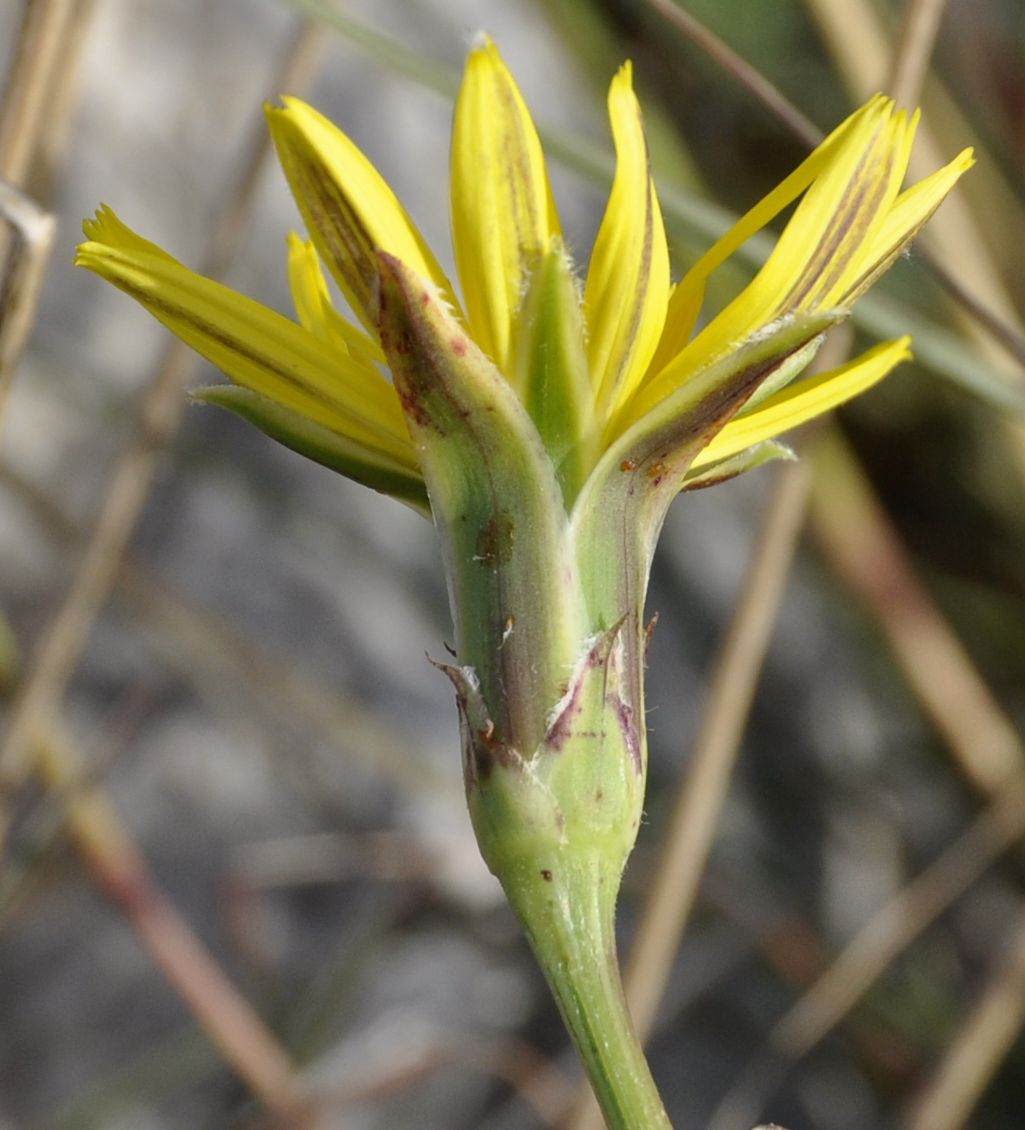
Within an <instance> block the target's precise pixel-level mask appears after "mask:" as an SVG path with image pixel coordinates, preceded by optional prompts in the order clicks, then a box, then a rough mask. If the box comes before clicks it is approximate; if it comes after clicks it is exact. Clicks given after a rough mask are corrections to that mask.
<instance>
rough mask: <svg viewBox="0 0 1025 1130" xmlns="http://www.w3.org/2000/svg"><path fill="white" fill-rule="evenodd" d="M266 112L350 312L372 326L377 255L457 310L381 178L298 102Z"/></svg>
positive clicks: (325, 122) (319, 247)
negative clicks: (427, 283) (425, 282)
mask: <svg viewBox="0 0 1025 1130" xmlns="http://www.w3.org/2000/svg"><path fill="white" fill-rule="evenodd" d="M282 101H283V102H284V109H276V108H273V107H268V108H267V121H268V124H269V126H270V132H271V137H272V138H273V140H274V145H275V146H276V148H277V151H278V158H279V159H280V161H281V165H282V168H283V169H284V170H285V176H286V177H287V178H288V183H289V185H290V186H291V189H292V194H293V196H294V197H295V200H296V203H297V204H298V206H299V211H300V212H301V213H302V217H303V220H304V221H305V223H306V227H307V228H308V229H309V233H310V235H311V236H312V238H313V242H314V244H315V245H316V248H317V251H318V252H319V253H320V256H321V258H322V259H323V260H324V262H325V263H326V264H327V267H328V269H329V270H330V272H331V274H332V275H333V276H334V279H335V281H336V282H337V283H338V286H339V287H340V288H341V291H342V293H343V294H344V295H345V297H346V299H347V300H348V302H349V304H350V306H352V309H353V311H354V312H355V313H356V315H357V317H358V318H359V319H360V321H362V322H363V324H364V325H365V326H367V328H368V329H372V327H373V317H372V312H371V303H372V300H373V292H374V287H375V284H376V279H377V274H376V272H377V260H376V258H375V253H376V252H377V251H378V250H384V251H387V252H388V253H389V254H391V255H394V256H396V258H398V259H401V260H402V262H403V263H406V264H407V265H408V266H409V267H410V268H411V269H412V270H414V271H416V272H417V274H419V275H422V276H423V277H424V278H426V279H430V280H431V281H432V282H433V283H434V284H435V286H437V287H438V288H439V290H441V292H442V293H443V294H444V295H445V297H446V299H447V301H449V302H451V303H452V304H453V305H456V302H455V296H454V295H453V293H452V288H451V286H450V285H449V282H448V280H447V279H446V278H445V275H444V272H443V271H442V270H441V268H440V267H439V266H438V263H437V260H436V259H435V258H434V256H433V254H432V253H431V250H430V248H429V247H428V246H427V244H426V243H425V242H424V239H423V237H422V236H421V235H420V233H419V232H418V231H417V229H416V227H415V225H414V224H413V221H412V220H411V219H410V218H409V216H408V215H407V213H406V211H405V209H404V208H403V207H402V205H401V204H400V203H399V201H398V199H397V198H396V196H395V194H394V193H393V192H392V190H391V189H390V188H389V187H388V185H387V184H386V183H385V181H384V178H383V177H382V176H381V175H380V173H378V171H377V170H376V169H375V168H374V166H373V165H372V164H371V163H370V161H368V160H367V158H366V157H365V156H364V155H363V153H361V152H360V150H359V149H358V148H357V147H356V146H355V145H354V144H353V143H352V142H351V141H350V140H349V139H348V138H347V137H346V136H345V134H344V133H342V132H341V130H339V129H338V128H337V127H336V126H334V125H332V123H331V122H329V121H328V120H327V118H325V117H324V116H323V115H322V114H318V113H317V111H316V110H314V109H313V108H312V107H311V106H307V105H306V103H305V102H301V101H300V100H299V99H297V98H285V99H283V100H282Z"/></svg>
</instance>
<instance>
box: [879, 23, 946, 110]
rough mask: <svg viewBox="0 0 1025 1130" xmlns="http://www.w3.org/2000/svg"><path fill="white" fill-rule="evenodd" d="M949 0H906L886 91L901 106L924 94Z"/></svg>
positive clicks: (914, 101) (909, 104)
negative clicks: (927, 75) (927, 74)
mask: <svg viewBox="0 0 1025 1130" xmlns="http://www.w3.org/2000/svg"><path fill="white" fill-rule="evenodd" d="M946 6H947V0H906V3H905V4H904V11H903V16H902V19H901V25H900V31H899V32H898V33H897V43H896V46H895V47H894V50H893V59H892V61H891V64H890V77H889V81H888V82H887V84H886V89H887V90H888V91H889V92H890V96H891V97H892V98H893V99H894V100H895V101H896V102H897V104H898V105H900V106H913V105H914V104H915V103H916V102H917V101H918V99H919V97H920V95H921V90H922V86H923V85H924V83H925V76H926V73H927V72H928V69H929V61H930V59H931V58H932V52H933V47H934V46H935V44H936V36H937V34H938V32H939V30H940V20H941V19H942V17H943V10H944V9H945V8H946Z"/></svg>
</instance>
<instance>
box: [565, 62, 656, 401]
mask: <svg viewBox="0 0 1025 1130" xmlns="http://www.w3.org/2000/svg"><path fill="white" fill-rule="evenodd" d="M609 119H610V121H611V123H612V136H613V139H614V140H615V145H616V175H615V179H614V180H613V182H612V192H611V194H610V196H609V202H608V206H607V208H606V210H605V216H604V218H603V219H602V222H601V227H600V228H599V229H598V236H597V239H596V241H595V245H594V251H593V252H592V255H591V266H590V269H589V270H588V272H587V285H586V288H585V290H584V317H585V319H586V322H587V329H588V341H587V358H588V363H589V364H590V368H591V377H592V380H593V381H594V386H595V392H596V395H597V402H598V413H599V416H603V415H607V414H610V413H612V412H613V411H614V410H615V408H616V406H617V405H619V404H620V403H622V401H623V400H624V399H626V398H627V397H628V396H629V395H630V394H631V392H632V391H633V389H634V388H635V386H636V385H637V382H638V381H639V380H640V379H641V377H642V376H643V375H644V372H645V370H646V369H647V367H648V363H649V361H650V360H651V357H652V354H653V353H654V352H655V348H656V346H657V345H658V342H659V338H660V336H661V334H662V326H663V323H664V321H665V317H666V302H667V300H668V297H669V250H668V248H667V246H666V233H665V227H664V225H663V222H662V212H661V209H660V208H659V204H658V198H657V196H656V195H655V186H654V185H653V184H652V181H651V166H650V161H649V158H648V144H647V140H646V138H645V136H644V123H643V121H642V119H641V108H640V105H639V104H638V102H637V98H636V96H635V94H634V92H633V85H632V68H631V66H630V64H629V63H626V64H624V65H623V67H621V68H620V71H619V73H618V74H617V75H616V77H615V78H614V79H613V81H612V86H611V87H610V89H609Z"/></svg>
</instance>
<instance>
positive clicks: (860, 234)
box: [630, 98, 971, 416]
mask: <svg viewBox="0 0 1025 1130" xmlns="http://www.w3.org/2000/svg"><path fill="white" fill-rule="evenodd" d="M916 121H917V115H916V116H915V117H913V118H912V119H911V120H910V121H909V120H908V119H907V118H906V116H905V115H904V114H903V113H895V112H894V106H893V103H892V102H890V101H889V100H888V99H884V98H875V99H873V100H872V101H871V102H869V103H868V104H867V105H866V106H865V107H863V108H862V109H861V110H860V111H858V113H856V114H855V115H853V116H852V117H851V118H850V119H848V121H847V123H845V125H844V126H842V127H841V128H840V130H838V131H837V132H835V133H834V134H833V135H832V137H831V138H830V139H829V140H828V141H827V142H826V143H825V145H824V146H823V147H820V149H818V150H816V153H815V154H813V156H812V158H810V159H809V161H808V162H806V163H805V166H804V168H805V175H807V174H808V173H813V174H814V180H813V181H812V183H811V184H810V185H808V186H807V191H806V192H805V194H804V196H803V198H802V200H801V201H800V203H799V205H798V206H797V209H796V210H795V212H794V215H793V217H792V218H791V219H790V222H789V223H788V224H787V226H786V229H785V230H784V232H783V234H782V235H781V236H780V239H779V241H778V242H777V244H776V247H775V248H774V249H773V252H772V254H771V255H770V256H769V258H768V260H767V261H766V263H765V265H764V266H763V267H762V268H761V270H760V271H759V272H758V274H757V275H756V276H755V278H754V279H753V280H752V282H751V283H750V284H749V285H748V286H747V287H745V288H744V290H743V291H742V292H741V293H740V294H739V295H738V296H737V298H735V299H734V300H733V301H732V302H731V303H730V304H729V305H728V306H727V307H726V308H725V309H724V310H723V311H722V312H721V313H720V314H719V315H717V316H716V317H715V318H713V319H712V321H711V322H710V323H709V325H708V326H706V327H705V328H704V329H703V330H702V331H701V332H700V333H698V334H697V336H696V337H695V338H694V339H693V340H692V341H690V342H689V344H687V345H686V346H685V347H684V348H683V349H682V350H681V351H680V352H679V353H677V354H676V356H675V357H674V358H672V359H671V360H670V361H669V362H668V363H667V364H666V365H665V367H664V368H663V369H662V370H661V371H659V372H653V375H652V376H651V377H650V378H649V379H648V381H647V382H646V383H645V385H644V386H643V388H642V389H641V391H640V394H639V396H638V397H637V401H636V403H635V404H632V405H631V406H630V407H631V413H632V414H633V415H634V416H636V415H637V414H638V413H640V412H643V411H645V410H646V409H648V408H650V407H651V405H653V404H655V403H657V402H658V401H659V400H660V399H662V398H663V397H664V396H666V395H668V393H669V392H670V391H671V390H672V389H673V388H674V387H675V386H676V385H677V384H678V383H679V382H680V381H681V380H685V379H686V375H687V373H688V372H690V371H692V370H693V368H694V367H695V366H696V365H698V364H704V363H705V362H706V361H707V360H708V359H709V358H716V357H719V356H722V355H723V354H724V353H726V352H728V351H730V350H732V349H736V348H737V346H738V345H739V344H740V343H741V342H743V341H745V340H747V339H748V338H749V337H750V336H751V335H753V334H758V333H760V332H761V331H762V329H763V327H764V326H766V325H768V324H771V323H772V322H773V321H774V320H776V319H778V318H780V317H784V316H786V315H787V314H789V313H792V312H794V311H799V310H803V311H809V312H810V311H815V310H829V309H834V308H839V309H847V308H849V306H850V304H851V303H852V302H853V301H854V299H855V298H856V297H857V296H858V295H859V294H860V293H861V292H862V291H863V290H864V289H865V288H866V287H867V286H868V285H870V284H871V283H872V282H873V281H874V280H875V278H877V277H878V275H879V274H881V273H882V271H883V270H885V269H886V267H887V266H889V264H890V263H891V262H892V260H893V258H894V257H895V256H896V255H897V254H899V252H900V249H901V247H903V246H904V244H905V243H906V242H907V241H908V240H909V239H910V238H911V237H912V236H913V235H914V234H915V232H916V231H917V230H918V228H919V227H920V226H921V224H922V223H924V221H925V219H926V218H927V216H928V214H929V212H930V211H931V210H932V209H933V208H935V207H936V205H937V204H938V203H939V202H940V200H941V199H942V196H943V194H944V193H945V192H946V191H949V189H950V187H951V185H952V184H953V181H954V180H955V179H956V178H957V176H959V175H960V174H961V173H962V172H963V171H964V170H965V169H966V168H967V167H968V166H969V165H970V163H971V155H970V153H965V154H962V155H961V156H960V157H959V158H957V160H955V161H954V162H952V163H951V164H950V165H949V166H947V168H946V169H944V170H941V173H940V175H938V179H937V180H935V181H932V178H930V181H928V182H923V183H924V184H927V185H928V187H927V188H925V189H923V191H922V195H921V196H919V195H918V193H916V192H914V190H909V192H911V193H912V195H910V196H909V195H908V193H904V194H903V195H900V194H899V193H900V185H901V181H902V180H903V178H904V175H905V172H906V170H907V165H908V159H909V157H910V153H911V145H912V141H913V138H914V130H915V124H916ZM798 172H800V170H798ZM802 179H803V178H802ZM786 183H787V182H784V185H786ZM799 184H800V180H799V179H798V180H795V181H793V182H792V183H791V186H790V187H791V189H793V188H797V187H798V186H799ZM783 187H784V186H783V185H781V186H780V189H777V190H776V193H774V194H773V196H776V197H777V200H776V201H775V203H780V202H785V201H784V198H782V197H780V196H779V195H778V194H779V193H780V190H781V189H782V188H783ZM769 199H771V198H769ZM761 208H762V206H761V205H759V208H758V209H755V210H754V212H753V213H751V214H749V215H750V216H751V217H752V218H751V219H750V220H749V219H748V218H747V217H745V220H743V221H741V224H740V225H738V227H739V228H741V231H739V232H733V233H730V235H729V236H727V238H726V241H725V244H724V246H723V247H722V248H721V249H719V250H716V249H713V251H714V257H713V258H712V259H711V260H709V261H708V262H706V261H705V260H702V261H701V262H700V263H699V264H698V265H697V267H696V268H695V271H694V272H692V274H696V275H697V276H698V278H697V281H696V282H695V283H694V284H688V278H689V277H690V276H688V277H687V278H685V279H684V280H683V281H682V283H681V289H682V290H684V292H685V297H686V295H687V294H689V295H691V296H692V297H696V296H698V295H699V292H700V291H702V290H703V286H704V279H705V278H707V275H708V268H709V266H710V265H711V266H712V267H713V268H714V266H717V265H718V264H719V263H720V262H721V261H722V257H723V253H724V252H725V251H726V250H728V249H729V248H730V247H731V246H732V247H736V246H739V243H738V240H739V239H740V236H741V235H744V234H745V233H746V234H752V233H753V232H752V229H753V224H754V222H755V213H757V212H758V211H759V210H760V209H761ZM759 218H761V217H759ZM706 259H707V257H706ZM674 298H675V296H674ZM678 301H679V302H680V303H683V302H684V298H681V299H679V300H678ZM671 307H672V303H671ZM672 313H673V310H672V308H671V310H670V315H672ZM688 314H689V315H692V316H696V310H690V311H688ZM663 356H664V349H663V347H660V353H659V356H658V358H657V359H656V364H657V363H658V362H659V361H660V360H661V358H662V357H663Z"/></svg>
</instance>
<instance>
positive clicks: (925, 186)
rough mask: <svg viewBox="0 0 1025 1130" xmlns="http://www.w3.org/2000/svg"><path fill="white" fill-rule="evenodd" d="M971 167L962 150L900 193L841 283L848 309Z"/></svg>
mask: <svg viewBox="0 0 1025 1130" xmlns="http://www.w3.org/2000/svg"><path fill="white" fill-rule="evenodd" d="M973 164H975V158H974V156H973V154H972V150H971V149H965V150H963V151H962V152H961V153H959V154H958V156H957V157H955V158H954V160H953V161H951V162H950V164H949V165H945V166H944V167H943V168H942V169H938V170H937V171H936V172H935V173H932V174H931V175H930V176H928V177H926V178H925V179H924V180H921V181H919V182H918V184H915V185H912V186H911V188H909V189H906V190H905V191H904V192H902V193H901V194H900V195H899V196H898V197H897V199H896V200H895V201H894V203H893V205H892V207H891V208H890V209H889V210H888V211H887V213H886V215H885V216H884V217H883V219H882V222H881V224H880V225H879V226H878V229H877V230H876V232H875V234H874V235H873V238H872V240H871V242H870V243H869V245H868V246H867V247H866V248H865V251H864V253H863V255H862V256H861V257H860V258H859V259H858V261H857V263H856V264H854V266H853V268H852V270H851V271H850V272H849V275H848V278H847V279H846V280H845V282H846V286H847V289H846V290H845V292H844V294H843V295H842V296H841V298H842V301H843V303H844V305H850V304H851V303H852V302H854V300H855V299H856V298H858V296H859V295H861V294H863V293H864V291H866V290H867V289H868V288H869V287H870V286H871V285H872V283H873V282H875V280H876V279H877V278H878V277H879V276H880V275H881V274H882V273H883V272H884V271H885V270H886V269H887V267H889V266H890V264H891V263H892V262H893V260H894V259H895V258H896V257H897V256H898V255H899V254H900V252H901V250H902V248H903V247H904V246H905V244H907V243H908V242H909V241H910V240H912V239H914V238H915V236H916V235H917V234H918V232H919V231H920V230H921V228H922V226H923V225H924V224H925V223H926V221H927V220H928V219H929V217H930V216H931V215H932V214H933V212H935V211H936V209H937V208H938V207H939V206H940V204H942V203H943V199H944V197H945V196H946V195H947V193H949V192H950V190H951V188H953V186H954V184H955V183H956V181H957V180H958V178H959V177H960V176H961V175H962V174H963V173H965V172H966V171H967V170H968V169H970V168H971V167H972V165H973Z"/></svg>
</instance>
